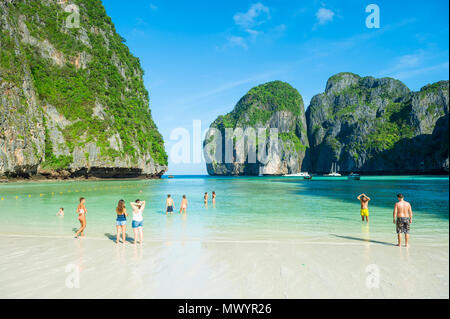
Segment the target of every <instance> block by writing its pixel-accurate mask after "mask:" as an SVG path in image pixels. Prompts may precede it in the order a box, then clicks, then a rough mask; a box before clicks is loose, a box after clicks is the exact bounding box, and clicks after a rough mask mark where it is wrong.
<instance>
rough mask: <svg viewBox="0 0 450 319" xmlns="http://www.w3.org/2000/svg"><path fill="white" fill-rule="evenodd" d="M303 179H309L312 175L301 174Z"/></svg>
mask: <svg viewBox="0 0 450 319" xmlns="http://www.w3.org/2000/svg"><path fill="white" fill-rule="evenodd" d="M303 179H309V180H311V179H312V176H311V175H309V174H308V175H307V176H303Z"/></svg>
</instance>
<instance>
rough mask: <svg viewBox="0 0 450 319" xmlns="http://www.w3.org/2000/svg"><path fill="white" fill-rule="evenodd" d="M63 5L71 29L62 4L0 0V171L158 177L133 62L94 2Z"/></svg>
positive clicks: (155, 135)
mask: <svg viewBox="0 0 450 319" xmlns="http://www.w3.org/2000/svg"><path fill="white" fill-rule="evenodd" d="M71 3H72V4H75V5H76V6H77V8H78V12H79V27H77V26H76V25H75V27H74V22H75V23H76V20H73V12H74V9H73V8H74V7H73V6H72V5H69V3H68V2H67V1H59V0H45V1H25V0H6V1H1V2H0V99H1V103H0V176H2V175H3V176H9V177H15V176H22V177H29V176H33V175H42V176H47V177H77V176H97V177H134V176H142V175H144V176H148V177H151V176H160V175H162V174H163V173H164V172H165V171H166V170H167V155H166V153H165V151H164V144H163V140H162V137H161V135H160V133H159V132H158V130H157V127H156V125H155V124H154V122H153V120H152V116H151V112H150V110H149V108H148V105H149V96H148V92H147V91H146V89H145V87H144V84H143V79H142V76H143V70H142V68H141V66H140V63H139V59H138V58H135V57H134V56H132V55H131V53H130V52H129V50H128V48H127V47H126V45H125V44H124V43H123V42H124V40H123V39H122V38H121V37H120V35H118V34H117V33H116V31H115V28H114V25H113V23H112V22H111V19H110V18H109V17H108V16H107V15H106V12H105V9H104V8H103V6H102V4H101V1H100V0H93V1H81V0H78V1H71ZM75 10H76V9H75ZM66 11H68V12H66Z"/></svg>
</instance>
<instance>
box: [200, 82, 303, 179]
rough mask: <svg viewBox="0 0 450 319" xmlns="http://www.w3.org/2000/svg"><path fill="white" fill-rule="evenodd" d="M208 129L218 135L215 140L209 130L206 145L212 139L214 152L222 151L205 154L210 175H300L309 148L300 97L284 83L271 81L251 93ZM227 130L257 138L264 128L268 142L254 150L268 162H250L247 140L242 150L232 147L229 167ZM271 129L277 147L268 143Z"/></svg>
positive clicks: (235, 144)
mask: <svg viewBox="0 0 450 319" xmlns="http://www.w3.org/2000/svg"><path fill="white" fill-rule="evenodd" d="M211 128H212V129H217V130H218V131H219V132H220V138H218V137H215V136H214V132H213V130H210V131H209V132H208V134H207V136H206V139H205V145H206V144H207V143H208V142H210V141H212V140H214V139H215V140H216V143H213V144H214V151H215V152H216V151H217V149H218V148H221V151H220V152H219V153H216V155H214V156H212V155H211V154H212V153H211V152H210V151H209V150H208V151H206V152H205V158H207V161H208V160H209V161H211V163H208V164H207V170H208V174H210V175H258V174H259V173H262V174H268V175H281V174H288V173H297V172H300V169H301V165H302V161H303V158H304V157H305V152H306V149H307V147H308V138H307V134H306V120H305V113H304V105H303V99H302V97H301V95H300V94H299V93H298V92H297V90H296V89H294V88H293V87H291V86H290V85H289V84H287V83H283V82H281V81H274V82H269V83H266V84H263V85H260V86H257V87H255V88H253V89H251V90H250V91H249V92H248V93H247V94H246V95H245V96H244V97H242V98H241V99H240V100H239V102H238V103H237V105H236V106H235V108H234V110H233V111H232V112H231V113H228V114H227V115H225V116H219V117H218V118H217V119H216V120H215V121H214V122H213V123H212V124H211ZM227 128H231V129H236V128H241V129H242V130H243V131H245V130H246V129H248V128H254V129H255V131H256V134H257V132H258V129H261V128H263V129H264V131H263V132H266V136H267V139H266V142H265V143H263V144H261V146H262V147H260V146H257V149H258V152H264V154H266V155H267V159H268V160H267V161H260V160H259V158H257V159H256V161H250V160H249V158H248V140H245V141H244V144H245V147H243V148H241V147H237V144H238V143H234V146H233V159H232V161H231V163H228V162H227V161H226V158H225V156H226V154H225V145H226V143H227V141H226V133H225V130H226V129H227ZM271 128H272V129H277V130H278V139H277V140H278V144H277V143H274V144H271V143H270V139H269V137H270V136H269V135H270V129H271ZM235 140H236V139H235ZM257 143H260V141H256V144H257ZM220 153H221V154H220ZM217 154H220V155H217ZM239 158H245V161H243V162H241V163H240V162H239V160H238V159H239Z"/></svg>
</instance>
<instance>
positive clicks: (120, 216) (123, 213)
mask: <svg viewBox="0 0 450 319" xmlns="http://www.w3.org/2000/svg"><path fill="white" fill-rule="evenodd" d="M116 214H117V218H116V229H117V237H116V243H117V244H118V243H119V238H120V233H122V243H125V236H126V234H125V231H126V229H127V216H128V214H127V209H126V208H125V201H124V200H123V199H121V200H119V203H118V204H117V207H116Z"/></svg>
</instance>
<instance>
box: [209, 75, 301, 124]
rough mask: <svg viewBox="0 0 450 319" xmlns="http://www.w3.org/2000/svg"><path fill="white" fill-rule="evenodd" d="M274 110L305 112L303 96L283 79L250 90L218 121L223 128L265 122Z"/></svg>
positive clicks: (294, 113) (295, 114) (299, 113)
mask: <svg viewBox="0 0 450 319" xmlns="http://www.w3.org/2000/svg"><path fill="white" fill-rule="evenodd" d="M274 111H288V112H291V113H292V114H293V115H294V116H300V115H301V114H303V112H304V105H303V99H302V96H301V95H300V93H298V91H297V90H296V89H294V88H293V87H292V86H291V85H289V84H288V83H285V82H282V81H272V82H268V83H265V84H261V85H258V86H256V87H254V88H252V89H251V90H250V91H248V93H247V94H246V95H245V96H244V97H243V98H242V99H241V100H240V101H239V102H238V104H237V105H236V107H235V109H234V110H233V111H232V112H230V113H228V114H227V115H224V116H223V115H221V116H219V117H218V118H217V120H216V123H217V125H218V127H222V128H234V127H236V126H244V125H250V126H254V125H256V124H258V123H259V124H264V123H266V122H267V121H268V120H269V119H270V117H271V116H272V115H273V112H274Z"/></svg>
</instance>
